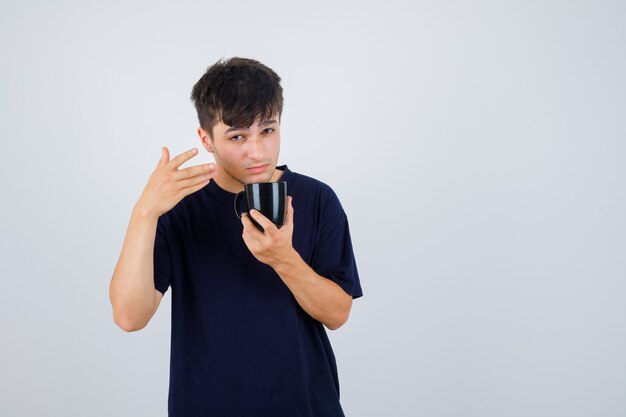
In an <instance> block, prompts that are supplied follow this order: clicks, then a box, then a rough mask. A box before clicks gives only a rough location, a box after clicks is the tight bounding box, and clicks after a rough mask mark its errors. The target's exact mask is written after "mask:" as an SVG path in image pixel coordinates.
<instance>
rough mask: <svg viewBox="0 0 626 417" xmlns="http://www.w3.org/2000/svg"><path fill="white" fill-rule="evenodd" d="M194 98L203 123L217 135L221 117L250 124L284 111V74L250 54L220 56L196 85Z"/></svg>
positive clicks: (232, 122) (239, 124)
mask: <svg viewBox="0 0 626 417" xmlns="http://www.w3.org/2000/svg"><path fill="white" fill-rule="evenodd" d="M191 100H192V101H193V103H194V105H195V106H196V111H197V112H198V120H199V121H200V127H202V128H203V129H204V130H206V131H207V132H208V133H209V137H210V138H211V141H213V140H214V138H213V127H214V126H215V125H216V124H217V123H218V122H219V121H221V122H222V123H224V124H227V125H229V126H237V127H250V126H251V125H252V123H254V120H255V119H256V117H257V116H260V118H261V121H264V120H267V119H269V118H270V117H272V115H274V114H278V122H279V123H280V117H281V115H282V113H283V88H282V87H281V85H280V77H279V76H278V75H277V74H276V73H275V72H274V71H273V70H272V69H270V68H268V67H266V66H265V65H263V64H262V63H260V62H259V61H256V60H254V59H250V58H241V57H232V58H229V59H227V60H224V58H220V59H219V60H218V61H217V62H216V63H215V64H213V65H211V66H210V67H209V68H208V69H207V70H206V72H205V73H204V75H203V76H202V77H201V78H200V80H198V82H197V83H196V84H195V85H194V86H193V90H192V91H191Z"/></svg>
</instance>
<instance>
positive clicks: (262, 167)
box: [247, 164, 270, 174]
mask: <svg viewBox="0 0 626 417" xmlns="http://www.w3.org/2000/svg"><path fill="white" fill-rule="evenodd" d="M269 165H270V164H265V165H259V166H256V167H251V168H247V169H248V171H250V172H253V173H255V174H256V173H259V172H263V171H265V170H266V169H267V167H268V166H269Z"/></svg>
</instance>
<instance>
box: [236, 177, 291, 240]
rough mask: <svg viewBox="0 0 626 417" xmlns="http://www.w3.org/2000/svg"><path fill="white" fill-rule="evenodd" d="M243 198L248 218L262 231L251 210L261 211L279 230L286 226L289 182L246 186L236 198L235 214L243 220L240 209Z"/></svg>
mask: <svg viewBox="0 0 626 417" xmlns="http://www.w3.org/2000/svg"><path fill="white" fill-rule="evenodd" d="M242 196H245V201H246V203H247V205H248V207H247V209H246V210H245V211H246V213H248V218H249V219H250V220H252V223H253V224H254V225H255V226H256V227H257V228H258V229H259V230H260V231H264V230H263V227H262V226H261V225H260V224H259V223H258V222H256V221H255V220H254V219H253V218H252V216H250V209H255V210H257V211H260V212H261V214H263V215H264V216H265V217H267V218H268V219H269V220H271V222H272V223H274V224H275V225H276V227H277V228H279V229H280V228H281V227H282V226H283V225H284V224H285V218H286V216H287V182H286V181H277V182H258V183H253V184H245V185H244V191H240V192H238V193H237V195H236V196H235V214H237V217H239V218H241V214H242V210H241V208H240V207H239V206H240V202H239V200H240V199H241V197H242Z"/></svg>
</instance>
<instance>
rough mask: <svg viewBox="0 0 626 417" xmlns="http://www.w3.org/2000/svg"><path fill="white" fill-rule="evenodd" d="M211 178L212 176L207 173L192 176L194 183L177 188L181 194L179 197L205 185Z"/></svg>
mask: <svg viewBox="0 0 626 417" xmlns="http://www.w3.org/2000/svg"><path fill="white" fill-rule="evenodd" d="M211 178H212V176H211V175H208V174H207V175H206V176H199V177H196V178H193V180H194V183H191V184H192V185H190V186H189V187H185V188H181V189H180V190H179V193H180V195H182V197H181V199H182V198H183V197H186V196H188V195H189V194H193V193H195V192H196V191H198V190H199V189H201V188H203V187H205V186H206V185H207V184H208V183H209V182H210V181H211Z"/></svg>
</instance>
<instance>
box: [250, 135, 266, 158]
mask: <svg viewBox="0 0 626 417" xmlns="http://www.w3.org/2000/svg"><path fill="white" fill-rule="evenodd" d="M247 151H248V158H250V159H252V160H254V161H263V160H264V159H263V158H264V157H265V149H264V147H263V139H261V138H259V137H255V138H253V139H252V140H249V141H248V149H247Z"/></svg>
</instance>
